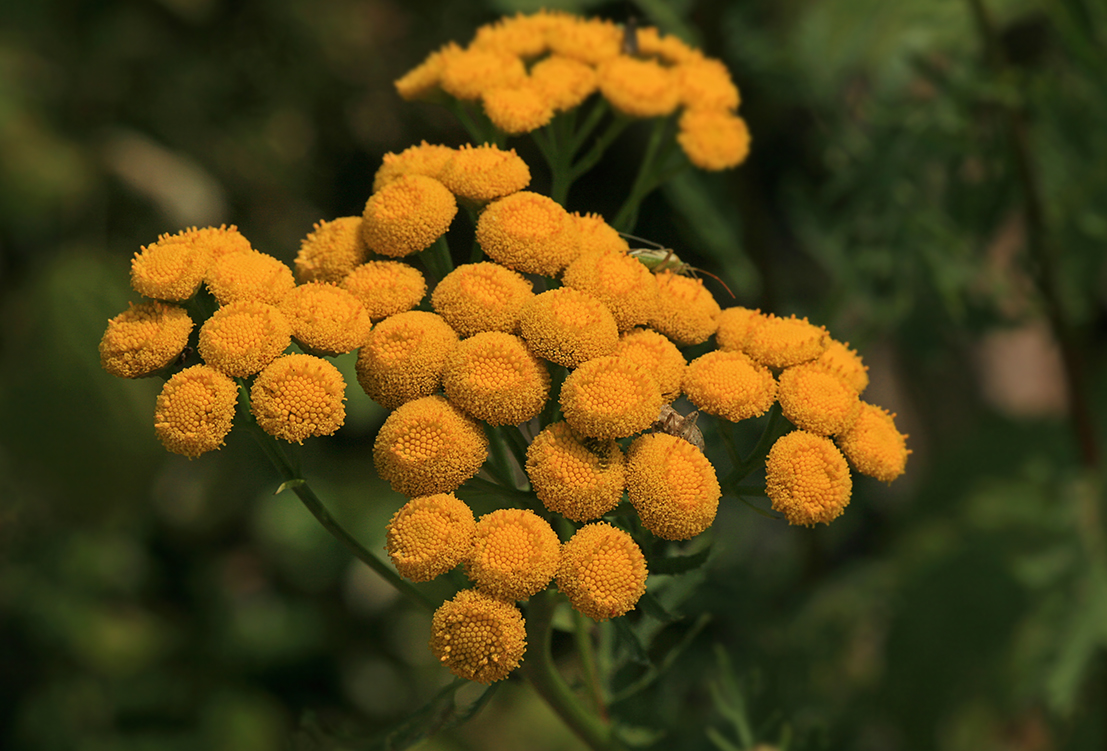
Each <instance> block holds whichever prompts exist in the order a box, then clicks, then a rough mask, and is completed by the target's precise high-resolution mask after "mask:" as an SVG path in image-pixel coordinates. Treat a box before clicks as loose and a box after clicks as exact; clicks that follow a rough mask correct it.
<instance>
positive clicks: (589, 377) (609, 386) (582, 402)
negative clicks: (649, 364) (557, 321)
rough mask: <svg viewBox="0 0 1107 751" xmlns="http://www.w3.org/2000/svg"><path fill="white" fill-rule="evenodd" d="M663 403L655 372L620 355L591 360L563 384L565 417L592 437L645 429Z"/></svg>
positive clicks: (625, 433)
mask: <svg viewBox="0 0 1107 751" xmlns="http://www.w3.org/2000/svg"><path fill="white" fill-rule="evenodd" d="M663 403H664V402H663V400H662V398H661V390H660V389H659V388H658V386H657V380H656V379H655V378H654V377H653V375H652V374H651V373H650V372H649V371H647V370H646V369H645V368H643V367H642V366H640V365H638V364H637V363H635V362H632V361H631V360H624V359H622V358H619V357H597V358H595V359H594V360H589V361H588V362H586V363H584V364H583V365H581V366H580V367H579V368H577V369H576V370H574V371H573V372H572V373H570V374H569V375H568V376H567V377H566V378H565V383H564V384H562V386H561V411H562V413H563V414H564V415H565V421H566V422H567V423H569V426H570V427H572V429H573V430H575V431H576V432H577V433H578V434H580V435H582V436H587V437H589V438H626V437H627V436H629V435H633V434H635V433H637V432H639V431H642V430H645V429H646V428H648V427H650V425H652V424H653V421H654V420H656V419H657V415H658V413H660V411H661V405H662V404H663Z"/></svg>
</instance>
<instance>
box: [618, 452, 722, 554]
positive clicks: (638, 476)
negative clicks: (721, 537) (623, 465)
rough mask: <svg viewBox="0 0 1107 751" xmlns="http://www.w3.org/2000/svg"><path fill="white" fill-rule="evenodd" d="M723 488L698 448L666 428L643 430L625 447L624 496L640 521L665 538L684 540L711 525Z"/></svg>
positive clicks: (712, 468)
mask: <svg viewBox="0 0 1107 751" xmlns="http://www.w3.org/2000/svg"><path fill="white" fill-rule="evenodd" d="M721 495H722V492H721V490H720V488H719V481H718V480H717V479H716V477H715V468H714V467H712V466H711V462H709V461H708V460H707V457H705V456H704V455H703V452H701V451H700V450H699V449H698V448H696V447H695V446H693V445H692V444H691V443H689V442H688V441H685V440H684V439H682V438H677V437H676V436H673V435H668V434H667V433H647V434H646V435H642V436H639V437H638V438H636V439H634V443H632V444H630V449H629V450H628V451H627V496H628V497H629V498H630V502H631V504H632V505H633V506H634V509H635V510H636V511H637V512H638V516H639V518H640V519H641V520H642V526H643V527H645V528H646V529H648V530H649V531H650V532H653V533H654V534H655V535H657V536H658V537H661V538H663V539H665V540H687V539H689V538H692V537H695V536H696V535H698V534H699V533H700V532H703V531H704V530H705V529H707V528H708V527H710V526H711V523H712V522H713V521H715V512H716V511H718V508H719V498H720V496H721Z"/></svg>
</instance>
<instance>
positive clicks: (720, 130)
mask: <svg viewBox="0 0 1107 751" xmlns="http://www.w3.org/2000/svg"><path fill="white" fill-rule="evenodd" d="M678 128H679V132H678V133H677V137H676V138H677V143H679V144H680V148H682V149H683V150H684V153H685V155H686V156H687V157H688V161H690V162H691V163H692V164H694V165H696V166H697V167H699V168H700V169H703V170H711V171H713V172H714V171H719V170H724V169H730V168H731V167H737V166H738V165H739V164H741V163H742V162H744V161H746V157H747V156H749V153H750V131H749V128H748V127H746V121H745V120H743V119H742V118H740V117H738V116H737V115H735V114H732V113H730V112H727V111H725V110H700V109H696V110H685V111H684V113H683V114H682V115H681V116H680V121H679V122H678Z"/></svg>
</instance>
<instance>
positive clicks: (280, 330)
mask: <svg viewBox="0 0 1107 751" xmlns="http://www.w3.org/2000/svg"><path fill="white" fill-rule="evenodd" d="M291 343H292V326H291V325H290V324H289V323H288V319H286V318H285V317H284V315H283V314H282V313H281V312H280V311H279V310H277V308H276V307H274V306H273V305H269V304H267V303H263V302H258V301H257V300H242V301H240V302H233V303H230V304H228V305H223V306H222V307H220V308H219V310H217V311H215V313H213V314H212V316H211V318H209V319H208V320H207V321H205V322H204V325H203V326H202V327H201V328H200V343H199V350H200V357H202V358H204V362H206V363H207V364H208V365H210V366H212V367H213V368H215V369H216V370H219V371H221V372H223V373H226V374H227V375H229V376H235V377H238V378H245V377H247V376H252V375H254V374H255V373H257V372H258V371H260V370H261V369H262V368H264V367H265V366H266V365H268V364H269V363H271V362H273V360H275V359H277V357H279V356H280V354H281V353H282V352H284V351H285V349H286V348H287V347H288V345H289V344H291Z"/></svg>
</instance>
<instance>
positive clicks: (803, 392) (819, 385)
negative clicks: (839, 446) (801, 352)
mask: <svg viewBox="0 0 1107 751" xmlns="http://www.w3.org/2000/svg"><path fill="white" fill-rule="evenodd" d="M779 398H780V407H781V409H782V410H783V412H784V416H785V417H787V418H788V420H790V421H791V423H792V424H793V425H795V426H796V427H797V428H799V429H801V430H806V431H807V432H809V433H815V434H816V435H838V434H839V433H842V432H844V431H845V430H847V429H849V427H850V426H851V425H853V422H854V421H855V420H856V419H857V415H858V414H859V413H860V411H861V400H860V399H859V398H858V397H857V392H856V391H854V390H853V388H852V387H851V386H849V385H848V384H847V383H846V382H845V381H843V380H842V379H841V378H839V377H837V376H836V375H834V374H833V373H831V372H830V371H827V370H824V369H823V368H822V367H820V366H819V365H818V364H817V363H815V362H808V363H804V364H803V365H794V366H792V367H791V368H785V370H784V372H783V373H781V374H780V389H779Z"/></svg>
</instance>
